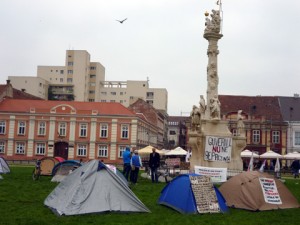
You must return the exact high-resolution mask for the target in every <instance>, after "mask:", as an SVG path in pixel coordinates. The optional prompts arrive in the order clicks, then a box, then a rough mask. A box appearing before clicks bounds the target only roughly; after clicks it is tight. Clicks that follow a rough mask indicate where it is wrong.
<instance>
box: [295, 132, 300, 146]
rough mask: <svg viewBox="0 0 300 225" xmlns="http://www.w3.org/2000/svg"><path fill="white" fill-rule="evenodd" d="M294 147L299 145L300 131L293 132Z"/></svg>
mask: <svg viewBox="0 0 300 225" xmlns="http://www.w3.org/2000/svg"><path fill="white" fill-rule="evenodd" d="M295 145H300V131H295Z"/></svg>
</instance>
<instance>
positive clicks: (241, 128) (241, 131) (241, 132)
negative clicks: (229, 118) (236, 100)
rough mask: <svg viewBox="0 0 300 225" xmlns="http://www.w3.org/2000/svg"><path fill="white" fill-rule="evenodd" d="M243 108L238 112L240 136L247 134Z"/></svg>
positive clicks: (238, 131) (238, 132)
mask: <svg viewBox="0 0 300 225" xmlns="http://www.w3.org/2000/svg"><path fill="white" fill-rule="evenodd" d="M242 112H243V110H239V111H238V114H237V134H238V136H245V124H244V122H243V119H244V117H243V115H242Z"/></svg>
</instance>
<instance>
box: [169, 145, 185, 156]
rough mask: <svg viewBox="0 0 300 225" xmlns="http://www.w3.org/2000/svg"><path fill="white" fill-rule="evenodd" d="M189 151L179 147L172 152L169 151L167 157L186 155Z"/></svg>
mask: <svg viewBox="0 0 300 225" xmlns="http://www.w3.org/2000/svg"><path fill="white" fill-rule="evenodd" d="M186 153H187V151H186V150H184V149H183V148H181V147H177V148H175V149H173V150H171V151H168V152H167V153H166V154H165V155H166V156H168V155H186Z"/></svg>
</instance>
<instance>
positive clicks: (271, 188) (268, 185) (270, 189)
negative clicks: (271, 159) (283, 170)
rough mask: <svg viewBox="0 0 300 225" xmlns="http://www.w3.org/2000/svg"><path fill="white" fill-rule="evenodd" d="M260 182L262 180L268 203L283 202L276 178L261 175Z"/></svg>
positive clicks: (261, 183)
mask: <svg viewBox="0 0 300 225" xmlns="http://www.w3.org/2000/svg"><path fill="white" fill-rule="evenodd" d="M259 182H260V185H261V188H262V191H263V194H264V198H265V202H266V203H270V204H282V202H281V199H280V195H279V193H278V191H277V186H276V183H275V180H274V179H272V178H263V177H260V178H259Z"/></svg>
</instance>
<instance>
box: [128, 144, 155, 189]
mask: <svg viewBox="0 0 300 225" xmlns="http://www.w3.org/2000/svg"><path fill="white" fill-rule="evenodd" d="M159 166H160V155H159V153H157V152H156V149H155V148H152V153H150V156H149V167H150V169H151V180H152V183H154V182H156V183H157V182H158V172H157V169H158V168H159ZM141 167H143V164H142V160H141V157H140V156H139V153H138V150H134V151H133V152H131V151H130V147H129V146H127V147H126V148H125V151H124V152H123V174H124V176H125V178H126V180H129V181H130V182H131V183H132V184H136V183H137V180H138V175H139V171H140V168H141Z"/></svg>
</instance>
